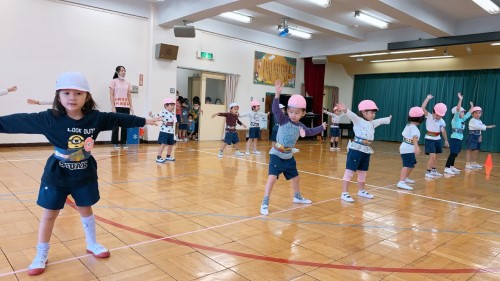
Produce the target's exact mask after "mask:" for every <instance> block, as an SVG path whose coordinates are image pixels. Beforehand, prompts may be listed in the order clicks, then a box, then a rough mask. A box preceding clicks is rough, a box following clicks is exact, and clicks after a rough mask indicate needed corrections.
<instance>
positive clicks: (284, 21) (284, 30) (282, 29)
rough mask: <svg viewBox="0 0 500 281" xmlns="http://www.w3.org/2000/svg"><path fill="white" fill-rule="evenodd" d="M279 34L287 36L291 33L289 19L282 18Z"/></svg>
mask: <svg viewBox="0 0 500 281" xmlns="http://www.w3.org/2000/svg"><path fill="white" fill-rule="evenodd" d="M278 31H279V33H278V36H279V37H287V36H288V35H290V30H289V29H288V19H287V18H283V19H282V20H281V24H278Z"/></svg>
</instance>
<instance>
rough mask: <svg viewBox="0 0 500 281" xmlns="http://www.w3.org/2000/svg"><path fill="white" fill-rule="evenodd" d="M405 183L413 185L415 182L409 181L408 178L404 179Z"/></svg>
mask: <svg viewBox="0 0 500 281" xmlns="http://www.w3.org/2000/svg"><path fill="white" fill-rule="evenodd" d="M405 183H409V184H413V183H415V181H414V180H411V179H409V178H406V179H405Z"/></svg>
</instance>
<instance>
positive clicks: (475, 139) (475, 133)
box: [465, 106, 495, 170]
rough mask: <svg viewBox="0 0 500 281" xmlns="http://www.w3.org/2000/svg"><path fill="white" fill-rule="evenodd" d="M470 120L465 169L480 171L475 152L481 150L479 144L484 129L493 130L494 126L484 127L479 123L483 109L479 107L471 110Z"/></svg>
mask: <svg viewBox="0 0 500 281" xmlns="http://www.w3.org/2000/svg"><path fill="white" fill-rule="evenodd" d="M471 111H472V118H471V119H470V121H469V134H468V135H467V153H466V154H465V157H466V161H467V162H466V164H465V169H467V170H473V169H482V168H483V166H481V165H480V164H478V163H477V162H476V160H477V152H478V151H479V149H480V148H481V142H482V141H483V136H482V131H486V129H490V128H495V125H484V124H483V121H481V119H480V118H481V115H482V114H483V109H482V108H481V107H479V106H474V107H473V108H472V109H471Z"/></svg>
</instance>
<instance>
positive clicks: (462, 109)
mask: <svg viewBox="0 0 500 281" xmlns="http://www.w3.org/2000/svg"><path fill="white" fill-rule="evenodd" d="M462 111H465V109H464V108H463V107H460V112H462ZM455 113H457V107H456V106H454V107H453V108H452V109H451V114H455Z"/></svg>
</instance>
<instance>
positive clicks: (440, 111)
mask: <svg viewBox="0 0 500 281" xmlns="http://www.w3.org/2000/svg"><path fill="white" fill-rule="evenodd" d="M447 110H448V108H447V107H446V104H444V103H442V102H440V103H436V105H435V106H434V112H435V113H436V114H437V115H439V116H441V117H443V116H445V115H446V111H447Z"/></svg>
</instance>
